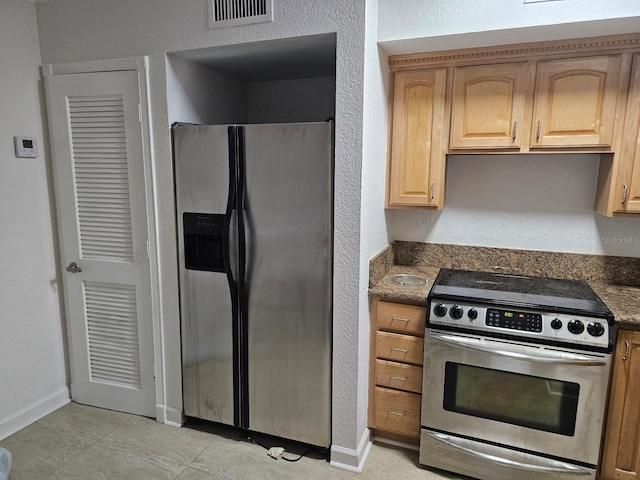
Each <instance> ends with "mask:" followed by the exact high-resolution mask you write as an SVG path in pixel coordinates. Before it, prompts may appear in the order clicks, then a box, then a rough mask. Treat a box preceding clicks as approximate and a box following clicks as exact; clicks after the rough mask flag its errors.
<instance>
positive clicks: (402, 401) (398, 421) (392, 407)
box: [374, 387, 420, 437]
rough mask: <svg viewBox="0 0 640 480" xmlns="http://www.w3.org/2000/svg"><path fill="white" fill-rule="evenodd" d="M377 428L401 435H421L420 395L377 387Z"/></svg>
mask: <svg viewBox="0 0 640 480" xmlns="http://www.w3.org/2000/svg"><path fill="white" fill-rule="evenodd" d="M374 395H375V405H376V406H375V424H376V425H375V428H378V429H380V430H386V431H388V432H395V433H399V434H401V435H407V436H411V437H418V436H419V435H420V395H416V394H415V393H408V392H400V391H398V390H390V389H387V388H382V387H376V390H375V393H374Z"/></svg>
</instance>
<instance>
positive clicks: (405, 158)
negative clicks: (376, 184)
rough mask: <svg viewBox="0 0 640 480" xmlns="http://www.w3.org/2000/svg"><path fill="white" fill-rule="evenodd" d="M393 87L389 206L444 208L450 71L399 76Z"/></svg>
mask: <svg viewBox="0 0 640 480" xmlns="http://www.w3.org/2000/svg"><path fill="white" fill-rule="evenodd" d="M393 86H394V89H393V97H392V98H393V105H392V119H391V156H390V168H389V181H388V193H387V206H390V207H403V206H405V207H408V206H411V207H431V208H433V207H435V208H442V205H443V203H444V169H445V155H446V148H447V147H446V145H447V140H446V139H447V136H448V133H449V132H448V128H446V124H445V117H446V114H445V113H446V112H445V90H446V69H436V70H424V71H412V72H398V73H396V74H395V75H394V82H393Z"/></svg>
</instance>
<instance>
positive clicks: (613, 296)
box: [369, 265, 640, 328]
mask: <svg viewBox="0 0 640 480" xmlns="http://www.w3.org/2000/svg"><path fill="white" fill-rule="evenodd" d="M439 271H440V269H439V268H435V267H424V266H402V265H393V266H391V268H389V270H387V272H386V273H385V275H383V276H382V279H381V280H379V281H378V282H377V283H375V284H373V285H371V286H370V288H369V295H370V296H373V297H380V298H383V299H385V300H390V301H395V302H400V303H411V304H415V305H426V301H427V295H428V294H429V290H430V289H431V286H432V285H433V282H434V280H435V278H436V276H437V275H438V272H439ZM397 274H409V275H420V276H422V277H425V278H426V279H427V284H426V285H425V286H423V287H403V286H399V285H394V284H393V283H392V282H389V281H388V278H389V276H390V275H397ZM587 283H588V284H589V285H590V286H591V288H593V290H594V291H595V292H596V294H597V295H598V296H599V297H600V298H601V299H602V301H603V302H604V303H605V304H606V305H607V307H609V309H610V310H611V311H612V312H613V314H614V316H615V323H616V325H618V326H619V327H632V328H640V287H630V286H625V285H615V284H609V283H605V282H596V281H589V282H587Z"/></svg>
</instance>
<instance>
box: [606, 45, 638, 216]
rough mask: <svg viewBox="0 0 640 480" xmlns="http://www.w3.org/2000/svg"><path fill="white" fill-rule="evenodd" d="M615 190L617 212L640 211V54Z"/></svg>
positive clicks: (633, 82) (635, 65) (634, 74)
mask: <svg viewBox="0 0 640 480" xmlns="http://www.w3.org/2000/svg"><path fill="white" fill-rule="evenodd" d="M612 193H613V198H614V202H615V204H614V211H618V212H622V213H640V54H638V55H635V57H634V59H633V70H632V73H631V84H630V89H629V96H628V102H627V114H626V117H625V122H624V136H623V144H622V150H621V153H620V155H619V158H618V176H617V186H616V189H615V191H614V192H612Z"/></svg>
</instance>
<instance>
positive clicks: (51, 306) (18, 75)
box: [0, 0, 69, 439]
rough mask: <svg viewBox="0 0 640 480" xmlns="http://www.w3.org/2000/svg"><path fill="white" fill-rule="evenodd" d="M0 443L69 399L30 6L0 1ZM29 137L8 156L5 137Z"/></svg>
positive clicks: (10, 147) (37, 56)
mask: <svg viewBox="0 0 640 480" xmlns="http://www.w3.org/2000/svg"><path fill="white" fill-rule="evenodd" d="M0 45H2V47H1V48H0V64H1V65H2V68H1V69H0V85H1V86H2V88H0V164H1V167H0V171H1V172H2V174H1V175H0V245H2V248H1V249H0V272H1V273H0V439H2V438H4V437H6V436H8V435H10V434H11V433H13V432H15V431H17V430H19V429H20V428H22V427H24V426H26V425H28V424H29V423H31V422H32V421H34V420H37V419H38V418H39V417H41V416H42V415H45V414H47V413H49V412H50V411H52V410H54V409H55V408H57V407H59V406H60V405H62V404H64V403H66V402H67V401H68V399H69V391H68V388H67V377H66V371H65V353H64V347H63V344H64V340H63V326H62V320H61V309H60V300H61V299H60V296H59V294H58V282H59V279H60V272H58V271H57V269H56V258H55V246H54V244H55V240H54V232H53V230H52V215H53V209H52V203H51V189H52V187H51V181H50V175H49V172H50V169H51V166H50V165H49V162H50V157H49V155H48V151H47V149H46V146H45V145H46V143H45V139H46V137H45V134H44V130H43V121H44V116H45V113H44V110H43V107H42V105H43V104H44V103H43V101H42V92H43V87H42V82H41V81H40V80H39V78H40V73H39V65H40V48H39V46H38V31H37V26H36V8H35V6H34V5H33V4H32V3H28V2H27V1H25V0H2V2H0ZM14 135H22V136H30V137H36V139H37V141H38V143H39V146H40V152H41V153H40V156H39V157H38V158H32V159H25V158H16V156H15V154H14V148H13V136H14Z"/></svg>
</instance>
